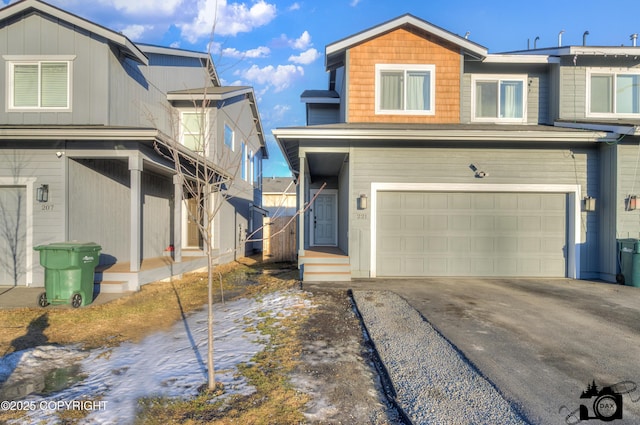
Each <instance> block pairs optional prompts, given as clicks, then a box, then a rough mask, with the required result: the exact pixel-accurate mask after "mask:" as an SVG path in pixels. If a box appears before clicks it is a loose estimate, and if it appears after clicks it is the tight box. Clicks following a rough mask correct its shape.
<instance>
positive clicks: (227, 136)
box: [224, 124, 234, 150]
mask: <svg viewBox="0 0 640 425" xmlns="http://www.w3.org/2000/svg"><path fill="white" fill-rule="evenodd" d="M224 144H225V145H226V146H227V147H228V148H229V149H231V150H234V147H233V130H232V129H231V127H229V126H228V125H227V124H225V125H224Z"/></svg>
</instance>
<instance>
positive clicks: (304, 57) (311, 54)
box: [289, 48, 320, 65]
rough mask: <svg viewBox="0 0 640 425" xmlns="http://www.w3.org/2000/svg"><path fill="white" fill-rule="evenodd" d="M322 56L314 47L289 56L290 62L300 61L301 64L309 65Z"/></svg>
mask: <svg viewBox="0 0 640 425" xmlns="http://www.w3.org/2000/svg"><path fill="white" fill-rule="evenodd" d="M319 57H320V53H318V51H317V50H316V49H314V48H311V49H309V50H307V51H305V52H302V53H300V54H299V55H298V56H293V55H292V56H289V62H293V63H299V64H301V65H309V64H310V63H311V62H313V61H315V60H316V59H318V58H319Z"/></svg>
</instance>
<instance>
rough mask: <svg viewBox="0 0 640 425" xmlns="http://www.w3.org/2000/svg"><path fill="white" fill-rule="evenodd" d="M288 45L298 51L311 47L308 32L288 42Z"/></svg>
mask: <svg viewBox="0 0 640 425" xmlns="http://www.w3.org/2000/svg"><path fill="white" fill-rule="evenodd" d="M289 44H290V45H291V47H293V48H294V49H298V50H305V49H308V48H309V47H311V46H313V43H311V35H309V31H305V32H303V33H302V35H301V36H300V37H299V38H297V39H295V40H292V41H290V42H289Z"/></svg>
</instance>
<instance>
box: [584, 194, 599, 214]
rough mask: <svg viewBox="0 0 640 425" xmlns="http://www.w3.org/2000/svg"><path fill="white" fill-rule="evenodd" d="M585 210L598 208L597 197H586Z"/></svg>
mask: <svg viewBox="0 0 640 425" xmlns="http://www.w3.org/2000/svg"><path fill="white" fill-rule="evenodd" d="M584 210H585V211H595V210H596V198H592V197H591V196H585V197H584Z"/></svg>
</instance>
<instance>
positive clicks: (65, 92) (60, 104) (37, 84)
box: [3, 56, 73, 110]
mask: <svg viewBox="0 0 640 425" xmlns="http://www.w3.org/2000/svg"><path fill="white" fill-rule="evenodd" d="M3 59H5V60H6V61H7V62H6V63H7V87H8V90H7V96H8V102H7V106H8V109H9V110H70V109H71V74H72V63H73V62H72V60H73V58H72V57H62V58H55V57H52V58H46V59H45V58H39V59H38V58H23V57H15V56H4V57H3Z"/></svg>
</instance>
